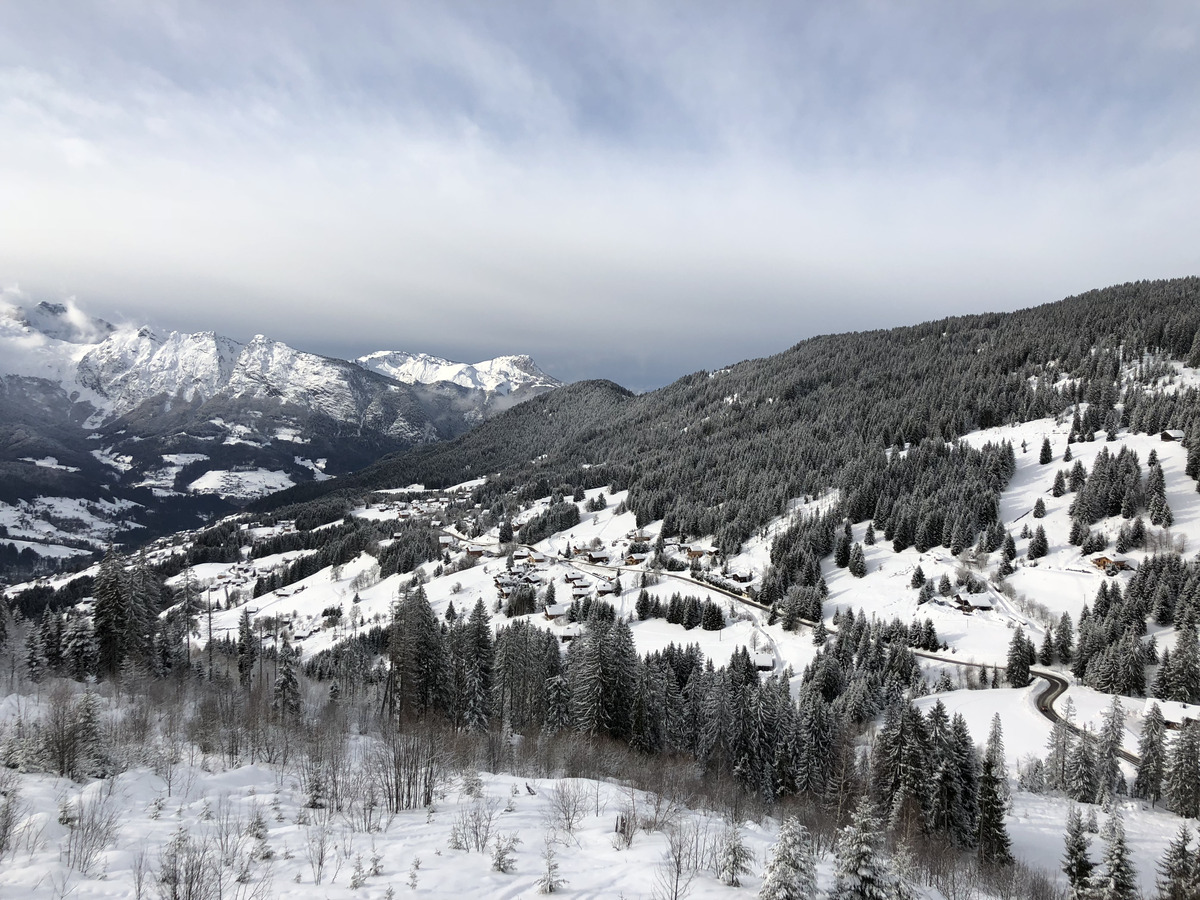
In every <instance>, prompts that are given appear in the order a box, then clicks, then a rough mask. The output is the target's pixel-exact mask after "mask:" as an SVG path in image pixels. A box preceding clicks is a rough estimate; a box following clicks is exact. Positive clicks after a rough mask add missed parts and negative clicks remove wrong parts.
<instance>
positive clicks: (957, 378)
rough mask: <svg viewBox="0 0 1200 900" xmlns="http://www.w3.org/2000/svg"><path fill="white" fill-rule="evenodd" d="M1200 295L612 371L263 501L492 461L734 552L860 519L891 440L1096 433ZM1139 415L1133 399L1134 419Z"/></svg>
mask: <svg viewBox="0 0 1200 900" xmlns="http://www.w3.org/2000/svg"><path fill="white" fill-rule="evenodd" d="M1198 301H1200V279H1198V278H1184V279H1176V280H1170V281H1145V282H1136V283H1132V284H1125V285H1119V286H1115V287H1110V288H1105V289H1103V290H1096V291H1090V292H1088V293H1086V294H1081V295H1079V296H1076V297H1071V298H1068V299H1066V300H1063V301H1060V302H1057V303H1050V304H1046V305H1044V306H1039V307H1036V308H1034V309H1028V310H1022V311H1019V312H1014V313H996V314H986V315H975V316H961V317H955V318H949V319H943V320H940V321H935V322H926V323H924V324H921V325H916V326H912V327H907V328H897V329H890V330H886V331H884V330H880V331H869V332H861V333H853V334H842V335H829V336H824V337H817V338H812V339H811V340H806V341H803V342H801V343H799V344H797V345H795V346H794V347H792V348H791V349H789V350H787V351H785V352H783V353H780V354H778V355H776V356H772V357H768V358H765V359H759V360H750V361H747V362H742V363H739V364H737V365H734V366H730V367H729V368H726V369H722V370H719V371H716V372H712V373H707V372H697V373H695V374H693V375H688V376H686V377H684V378H681V379H680V380H679V381H676V382H675V383H673V384H671V385H669V386H667V387H664V388H662V389H660V390H657V391H654V392H652V393H649V394H645V395H641V396H637V397H634V396H631V395H629V394H627V393H625V392H623V391H621V390H620V389H619V388H617V387H616V386H615V385H611V384H608V383H601V382H593V383H581V384H576V385H572V386H571V387H570V388H569V389H565V390H560V391H557V392H555V393H553V394H550V395H547V396H544V397H540V398H538V399H537V400H534V401H531V402H529V403H527V404H525V405H523V406H521V407H518V408H517V409H514V410H512V411H510V412H509V413H506V414H505V415H502V416H500V417H498V418H497V419H495V420H494V421H492V422H489V423H487V424H485V425H483V426H481V427H480V428H478V429H476V430H475V431H473V432H471V433H470V434H467V435H465V436H464V437H462V438H460V439H458V440H456V441H453V442H450V443H447V444H444V445H437V446H433V447H428V448H422V449H420V450H417V451H414V452H410V453H406V454H400V455H396V456H392V457H388V458H385V459H384V460H381V461H380V462H379V463H377V464H375V465H374V466H371V467H369V468H367V469H365V470H363V471H362V472H360V473H358V474H357V475H355V476H353V477H351V478H345V479H339V480H337V481H335V482H328V483H324V484H312V485H301V486H299V487H297V488H294V489H292V490H288V491H284V492H282V493H280V494H277V495H274V496H272V497H269V498H267V499H266V500H264V501H262V503H261V504H260V508H263V509H266V508H273V507H278V506H280V505H284V504H287V503H294V502H297V501H303V500H307V499H312V498H314V497H317V496H323V495H326V494H329V493H331V492H339V493H343V494H346V495H353V494H357V493H361V492H362V491H363V490H364V489H373V488H382V487H393V486H397V485H407V484H410V483H424V484H426V485H428V486H431V487H441V486H447V485H450V484H456V483H459V482H462V481H464V480H467V479H469V478H473V477H477V476H480V475H485V474H487V475H491V474H494V473H501V477H499V478H492V479H491V480H490V482H489V488H490V490H491V491H493V492H494V494H495V495H499V494H500V493H503V492H504V491H507V490H508V489H510V488H511V487H512V486H514V485H517V484H528V483H531V482H533V483H540V484H541V485H543V486H545V488H546V489H545V490H543V491H541V493H543V494H544V493H548V492H549V486H551V485H557V484H559V483H562V482H568V483H573V484H578V483H583V484H587V485H589V486H591V485H599V484H606V483H612V484H614V485H615V486H617V487H618V488H628V489H629V492H630V494H629V496H630V499H629V503H630V506H631V508H632V509H633V510H634V511H635V512H636V513H637V516H638V520H639V522H649V521H654V520H657V519H665V520H666V522H667V525H666V532H667V533H668V534H672V533H676V532H681V533H685V534H715V535H716V536H717V541H718V543H719V545H720V546H721V548H722V549H723V550H725V551H733V550H736V548H737V547H738V545H739V544H740V543H741V542H742V541H744V540H745V539H746V538H747V537H749V536H750V535H751V534H752V533H753V532H754V530H755V529H756V528H758V527H759V526H761V525H762V524H763V523H764V522H766V521H767V520H768V519H769V518H770V517H772V516H774V515H778V514H779V513H780V512H781V511H782V509H783V507H784V505H785V504H786V502H787V501H788V499H789V498H793V497H801V496H804V495H806V494H811V493H815V492H817V491H820V490H822V489H824V488H828V487H836V488H842V489H845V490H846V491H847V492H848V493H849V494H851V495H852V498H851V506H852V508H853V510H854V512H852V517H854V518H856V519H861V518H863V517H864V514H862V513H863V511H864V510H865V515H870V514H871V512H872V510H873V508H874V505H875V502H876V499H875V498H873V497H872V496H870V494H864V493H863V492H861V491H859V490H857V488H858V487H859V486H860V485H862V484H864V483H865V482H869V481H871V480H872V479H873V478H874V477H875V476H876V475H877V474H878V473H879V472H880V470H882V468H883V467H884V466H885V464H886V457H885V455H884V453H883V451H884V450H886V449H887V448H889V447H892V446H901V447H902V446H903V445H904V444H906V443H917V442H920V441H922V440H924V439H926V438H932V439H935V440H937V441H948V440H952V439H953V438H955V437H957V436H959V435H962V434H965V433H967V432H970V431H974V430H977V429H980V428H988V427H990V426H993V425H997V424H1001V423H1005V422H1012V421H1025V420H1029V419H1035V418H1039V417H1041V416H1045V415H1052V414H1055V413H1058V412H1060V411H1061V410H1063V409H1065V408H1066V407H1067V405H1069V404H1071V403H1073V402H1075V401H1077V400H1086V401H1088V402H1089V404H1090V405H1089V407H1088V409H1089V416H1090V417H1091V418H1090V421H1089V423H1088V424H1089V425H1090V426H1091V429H1092V430H1093V431H1096V430H1100V429H1101V428H1102V427H1103V426H1104V425H1105V423H1106V420H1107V418H1108V416H1109V413H1110V412H1111V411H1112V408H1113V405H1114V404H1115V403H1116V402H1117V400H1118V396H1119V393H1118V387H1119V386H1118V384H1117V378H1118V372H1119V370H1120V368H1121V364H1122V362H1123V361H1124V362H1128V361H1130V360H1134V361H1136V360H1139V359H1141V358H1142V357H1143V355H1145V354H1150V355H1151V356H1153V355H1155V354H1163V355H1167V356H1172V357H1175V358H1187V357H1188V356H1189V355H1193V354H1194V353H1196V352H1197V350H1200V345H1197V343H1196V335H1197V331H1198V330H1200V302H1198ZM1158 403H1160V404H1161V407H1159V408H1156V409H1155V411H1154V415H1155V418H1156V421H1158V422H1160V427H1166V426H1167V425H1168V424H1170V425H1172V426H1173V427H1177V428H1188V427H1190V425H1191V423H1192V422H1193V420H1194V418H1195V416H1196V404H1195V403H1192V402H1190V401H1187V402H1182V403H1176V402H1173V401H1172V399H1171V398H1167V399H1162V400H1159V401H1158ZM1133 412H1134V410H1132V409H1130V408H1129V406H1128V405H1127V406H1126V408H1125V411H1124V413H1123V415H1124V416H1125V418H1126V419H1127V418H1128V417H1129V416H1130V415H1131V414H1132V413H1133ZM1125 424H1128V423H1127V422H1126V423H1125ZM583 467H588V468H583Z"/></svg>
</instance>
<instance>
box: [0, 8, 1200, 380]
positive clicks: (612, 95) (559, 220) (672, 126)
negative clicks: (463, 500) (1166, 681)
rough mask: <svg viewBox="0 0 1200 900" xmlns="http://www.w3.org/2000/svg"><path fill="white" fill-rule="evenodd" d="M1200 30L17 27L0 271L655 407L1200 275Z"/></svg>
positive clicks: (11, 14)
mask: <svg viewBox="0 0 1200 900" xmlns="http://www.w3.org/2000/svg"><path fill="white" fill-rule="evenodd" d="M1198 19H1200V14H1198V13H1197V12H1196V11H1195V10H1194V9H1192V8H1190V7H1182V6H1176V5H1162V6H1157V7H1155V6H1151V7H1146V6H1144V5H1143V6H1139V7H1138V8H1137V9H1136V10H1135V9H1133V8H1130V7H1127V6H1122V5H1117V4H1113V5H1103V4H1100V5H1098V4H1094V3H1087V4H1084V3H1078V4H1072V3H1065V4H1052V5H1051V4H1045V5H1034V4H1028V5H1024V4H1018V5H1013V4H969V5H964V4H960V3H950V2H945V3H931V4H899V3H884V2H861V3H853V4H750V5H745V4H743V5H738V6H732V5H723V4H697V3H686V4H683V3H680V4H654V5H650V4H635V3H628V4H622V3H603V4H594V5H585V4H569V5H560V4H533V3H530V4H520V5H516V4H486V3H479V4H456V5H445V4H436V5H435V4H405V5H399V4H385V3H376V4H370V3H364V4H355V5H353V6H346V5H343V4H326V3H312V4H300V5H297V4H272V3H254V4H241V5H238V4H215V3H213V4H173V3H163V4H160V5H143V4H137V5H126V4H122V3H96V4H91V5H85V4H77V3H61V4H54V3H46V4H9V5H6V6H3V7H0V60H4V63H3V64H0V128H2V129H3V133H4V134H5V140H4V141H3V142H0V207H2V208H3V209H4V210H5V215H4V216H3V217H0V279H2V280H3V281H4V282H6V283H12V282H20V283H21V285H22V286H23V287H24V288H25V289H26V290H27V291H30V292H31V293H35V294H44V295H47V296H59V295H76V296H78V297H79V299H80V301H81V303H82V304H83V305H84V306H85V307H86V308H88V309H90V310H92V311H95V312H99V313H104V314H108V315H125V316H128V317H130V318H136V319H151V320H154V321H157V322H160V323H162V324H166V325H170V326H172V327H182V328H188V329H195V328H211V329H215V330H218V331H223V332H226V333H230V334H232V335H234V336H241V337H245V336H247V335H250V334H253V333H256V332H263V333H267V334H270V335H272V336H276V337H279V338H282V339H285V340H288V341H290V342H292V343H295V344H297V345H299V346H302V347H305V348H307V349H313V350H317V351H320V352H326V353H331V354H337V355H346V356H350V355H355V354H358V353H361V352H364V351H367V350H372V349H379V348H383V347H388V348H391V347H398V348H405V349H414V350H424V351H428V352H434V353H440V354H442V355H447V356H451V357H454V358H459V359H466V360H473V359H478V358H484V357H486V356H491V355H495V354H498V353H505V352H530V353H532V354H533V355H534V356H535V358H537V359H538V360H539V361H540V362H541V363H542V364H543V365H544V367H545V368H547V369H548V370H549V371H552V372H554V373H555V374H558V375H560V377H565V378H582V377H596V376H603V377H612V378H614V379H615V380H617V381H620V382H622V383H624V384H627V385H630V386H632V387H635V388H644V387H650V386H654V385H657V384H661V383H664V382H665V381H668V380H670V379H671V378H673V377H675V376H677V375H679V374H682V373H684V372H687V371H693V370H695V369H699V368H712V367H717V366H720V365H724V364H726V363H728V362H732V361H736V360H737V359H741V358H744V357H747V356H752V355H759V354H764V353H770V352H773V351H777V350H780V349H782V348H784V347H786V346H788V345H790V344H792V343H794V342H795V341H797V340H800V339H802V338H803V337H806V336H808V335H811V334H815V333H821V332H829V331H837V330H844V329H848V328H871V327H882V326H886V325H893V324H900V323H904V322H911V321H916V320H919V319H923V318H928V317H931V316H940V315H946V314H951V313H956V312H968V311H977V310H983V309H1001V308H1014V307H1017V306H1022V305H1028V304H1033V303H1039V302H1044V301H1047V300H1052V299H1057V298H1058V297H1061V296H1063V295H1065V294H1067V293H1072V292H1075V291H1079V290H1085V289H1088V288H1091V287H1095V286H1100V285H1104V284H1108V283H1112V282H1116V281H1124V280H1128V279H1133V278H1143V277H1167V276H1174V275H1180V274H1191V273H1195V272H1196V271H1197V270H1198V269H1200V266H1198V265H1197V263H1198V257H1200V250H1198V249H1197V247H1196V245H1195V242H1194V240H1193V236H1194V235H1195V234H1196V233H1197V231H1198V229H1197V225H1198V224H1200V223H1198V221H1197V219H1198V217H1200V216H1198V213H1197V204H1196V203H1195V202H1194V201H1195V193H1196V179H1195V172H1197V171H1200V166H1198V163H1200V141H1198V137H1200V123H1198V122H1197V116H1198V115H1200V111H1198V109H1197V108H1196V106H1195V103H1194V98H1195V96H1196V89H1197V86H1198V85H1197V81H1198V79H1197V75H1198V74H1200V73H1198V68H1200V62H1198V55H1197V54H1196V52H1195V49H1196V39H1197V34H1198V33H1200V30H1198V21H1197V20H1198Z"/></svg>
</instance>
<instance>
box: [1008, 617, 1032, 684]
mask: <svg viewBox="0 0 1200 900" xmlns="http://www.w3.org/2000/svg"><path fill="white" fill-rule="evenodd" d="M1007 674H1008V683H1009V684H1010V685H1012V686H1013V687H1015V688H1023V687H1028V686H1029V683H1030V682H1031V681H1033V678H1032V676H1031V675H1030V674H1029V648H1028V647H1027V646H1026V638H1025V632H1024V630H1022V629H1020V628H1018V629H1017V630H1016V631H1015V632H1014V633H1013V636H1012V640H1011V641H1010V642H1009V645H1008V666H1007Z"/></svg>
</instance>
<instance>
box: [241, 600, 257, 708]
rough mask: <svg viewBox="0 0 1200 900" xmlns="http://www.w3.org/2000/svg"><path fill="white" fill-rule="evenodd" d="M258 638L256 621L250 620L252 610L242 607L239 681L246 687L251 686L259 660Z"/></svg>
mask: <svg viewBox="0 0 1200 900" xmlns="http://www.w3.org/2000/svg"><path fill="white" fill-rule="evenodd" d="M258 654H259V646H258V638H257V637H256V636H255V634H254V623H253V622H252V621H251V620H250V610H249V609H248V608H246V607H243V608H242V614H241V616H240V617H239V618H238V642H237V667H238V682H239V683H240V684H241V686H242V687H243V688H245V689H249V687H250V679H251V678H252V677H253V675H254V664H255V663H256V662H257V661H258Z"/></svg>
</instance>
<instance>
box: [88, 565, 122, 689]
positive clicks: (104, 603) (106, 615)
mask: <svg viewBox="0 0 1200 900" xmlns="http://www.w3.org/2000/svg"><path fill="white" fill-rule="evenodd" d="M125 580H126V579H125V566H124V562H123V561H122V559H121V557H120V556H118V555H117V553H116V551H115V550H113V548H112V547H111V546H110V547H109V548H108V552H106V553H105V554H104V559H103V560H102V561H101V562H100V571H99V572H98V573H97V575H96V581H95V584H94V585H93V586H92V595H93V596H94V597H95V598H96V603H95V605H94V606H93V608H92V610H93V611H92V623H93V624H92V629H93V632H94V633H95V640H96V667H97V674H99V675H100V676H101V677H103V678H112V677H113V676H114V675H116V674H117V673H118V672H119V671H120V670H121V663H122V662H124V661H125V649H126V646H125V641H126V637H127V635H128V628H127V626H128V619H129V610H128V602H129V601H128V591H127V589H126V586H125Z"/></svg>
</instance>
